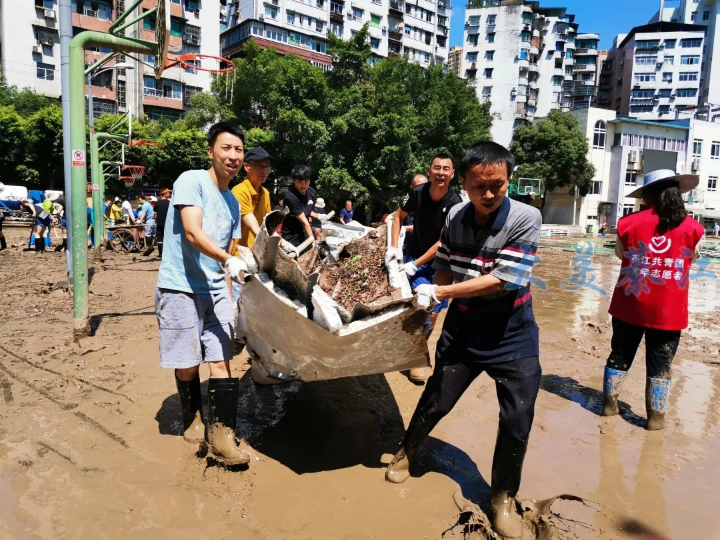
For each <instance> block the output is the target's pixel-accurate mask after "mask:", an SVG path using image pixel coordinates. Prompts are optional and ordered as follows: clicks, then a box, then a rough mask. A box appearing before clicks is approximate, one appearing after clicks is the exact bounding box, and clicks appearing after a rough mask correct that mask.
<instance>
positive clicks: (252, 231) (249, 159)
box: [232, 148, 270, 248]
mask: <svg viewBox="0 0 720 540" xmlns="http://www.w3.org/2000/svg"><path fill="white" fill-rule="evenodd" d="M243 167H244V168H245V173H246V174H247V178H246V179H245V180H244V181H243V182H241V183H240V184H238V185H237V186H235V187H234V188H233V189H232V194H233V195H235V198H236V199H237V200H238V202H239V203H240V216H241V229H242V230H241V234H242V238H241V239H240V241H239V242H238V245H240V246H245V247H248V248H251V247H252V245H253V243H254V242H255V237H256V236H257V234H258V232H260V227H261V225H262V222H263V220H264V219H265V216H266V215H267V214H268V213H269V212H270V193H268V190H267V189H265V188H264V187H263V184H264V183H265V180H267V178H268V175H269V174H270V154H268V153H267V152H266V151H265V150H264V149H262V148H251V149H250V150H248V151H247V152H245V164H244V165H243Z"/></svg>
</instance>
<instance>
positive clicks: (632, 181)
mask: <svg viewBox="0 0 720 540" xmlns="http://www.w3.org/2000/svg"><path fill="white" fill-rule="evenodd" d="M625 185H626V186H635V185H637V171H631V170H627V171H625Z"/></svg>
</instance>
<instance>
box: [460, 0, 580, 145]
mask: <svg viewBox="0 0 720 540" xmlns="http://www.w3.org/2000/svg"><path fill="white" fill-rule="evenodd" d="M574 21H575V16H574V15H570V14H568V13H567V12H566V9H565V8H543V7H540V4H539V2H537V1H529V0H471V2H470V3H469V4H468V8H467V10H466V12H465V34H464V49H463V55H464V58H463V64H462V67H461V75H462V76H464V77H466V78H474V79H475V80H476V83H475V84H476V89H477V90H476V91H477V94H478V98H479V99H480V100H481V101H490V103H491V109H490V110H491V114H493V126H492V136H493V139H494V140H495V141H496V142H498V143H500V144H503V145H509V144H510V141H511V139H512V134H513V129H514V128H515V126H516V125H518V124H519V123H521V122H527V121H532V120H533V119H534V118H540V117H543V116H547V115H548V113H549V112H550V111H551V110H552V109H558V108H562V109H563V110H570V108H571V107H572V97H571V96H572V93H571V89H567V90H566V89H565V88H564V85H565V82H566V81H571V80H572V78H573V73H575V72H576V71H578V72H580V71H582V72H584V71H585V69H586V68H585V67H584V66H582V67H578V66H576V65H575V58H574V55H573V51H574V49H575V36H576V34H577V28H578V25H577V24H576V23H575V22H574Z"/></svg>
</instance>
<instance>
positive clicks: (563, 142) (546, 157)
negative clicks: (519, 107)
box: [511, 110, 595, 203]
mask: <svg viewBox="0 0 720 540" xmlns="http://www.w3.org/2000/svg"><path fill="white" fill-rule="evenodd" d="M511 150H512V152H513V154H514V155H515V160H516V162H517V164H518V165H519V169H518V172H517V177H522V178H539V179H540V180H542V181H543V185H544V193H547V192H548V191H553V190H555V189H556V188H568V191H571V190H573V189H574V188H575V187H577V188H578V189H579V191H580V194H581V195H583V196H584V195H586V194H587V193H588V192H589V191H590V189H591V188H592V179H593V176H594V175H595V167H594V166H593V165H592V163H590V162H589V161H588V159H587V153H588V141H587V138H586V137H585V134H584V133H583V132H582V130H581V129H580V126H579V124H578V121H577V119H576V118H575V117H574V116H573V115H572V114H570V113H563V112H561V111H558V110H553V111H550V115H549V116H548V117H547V118H544V119H542V120H540V121H539V122H537V123H535V124H522V125H520V126H518V127H517V128H516V129H515V133H514V142H513V145H512V148H511ZM544 201H545V198H543V203H544Z"/></svg>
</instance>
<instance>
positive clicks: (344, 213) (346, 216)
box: [340, 201, 355, 225]
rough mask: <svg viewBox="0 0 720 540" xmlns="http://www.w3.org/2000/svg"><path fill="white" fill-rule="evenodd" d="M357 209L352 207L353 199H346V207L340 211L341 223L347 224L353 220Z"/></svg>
mask: <svg viewBox="0 0 720 540" xmlns="http://www.w3.org/2000/svg"><path fill="white" fill-rule="evenodd" d="M354 215H355V211H354V210H353V207H352V201H345V208H343V209H342V210H341V211H340V223H342V224H343V225H347V224H348V223H350V222H351V221H352V220H353V216H354Z"/></svg>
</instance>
